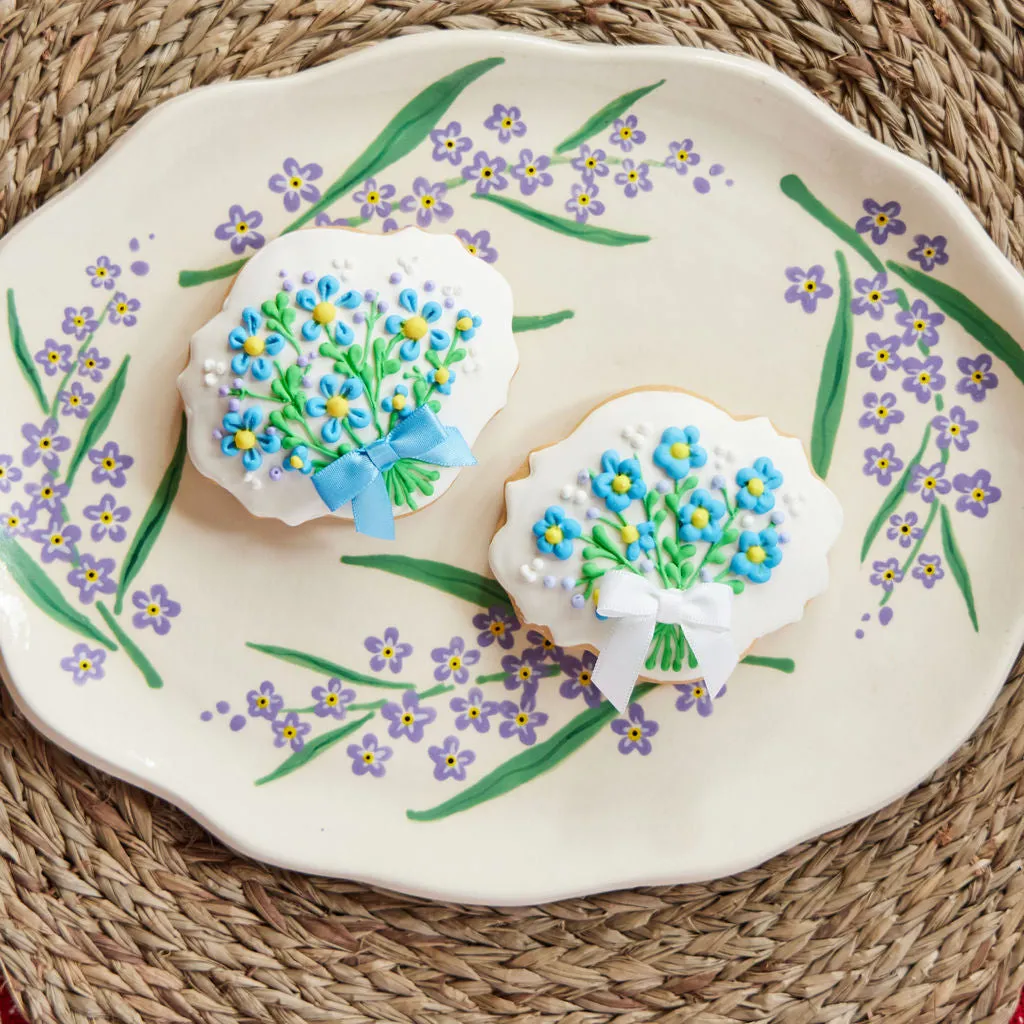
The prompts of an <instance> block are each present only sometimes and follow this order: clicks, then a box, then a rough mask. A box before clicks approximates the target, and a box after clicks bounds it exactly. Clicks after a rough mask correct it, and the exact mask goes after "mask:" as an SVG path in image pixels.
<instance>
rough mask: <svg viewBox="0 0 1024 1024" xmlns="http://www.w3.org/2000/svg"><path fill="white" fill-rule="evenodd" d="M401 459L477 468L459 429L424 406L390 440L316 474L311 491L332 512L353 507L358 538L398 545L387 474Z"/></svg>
mask: <svg viewBox="0 0 1024 1024" xmlns="http://www.w3.org/2000/svg"><path fill="white" fill-rule="evenodd" d="M399 459H414V460H415V461H416V462H429V463H430V464H431V465H432V466H474V465H476V459H474V458H473V453H472V452H471V451H470V449H469V445H468V444H466V439H465V438H464V437H463V436H462V434H461V433H459V430H458V428H457V427H446V426H445V425H444V424H443V423H442V422H441V421H440V420H439V419H438V418H437V417H436V416H435V415H434V414H433V412H431V411H430V409H428V408H427V407H426V406H420V408H418V409H417V410H416V411H415V412H414V413H412V414H411V415H410V416H407V417H406V418H405V419H404V420H399V421H398V424H397V425H396V426H395V429H394V430H392V431H391V432H390V433H389V434H387V435H386V436H384V437H382V438H380V439H379V440H377V441H373V442H372V443H370V444H368V445H367V446H366V447H365V448H358V449H356V450H355V451H352V452H348V453H347V454H345V455H342V456H341V458H339V459H336V460H335V461H334V462H332V463H331V464H330V465H329V466H326V467H324V468H323V469H321V470H320V471H319V472H318V473H314V474H313V478H312V479H313V486H314V487H315V488H316V489H317V493H318V494H319V495H320V497H321V498H323V501H324V504H325V505H326V506H327V507H328V508H329V509H330V510H331V511H332V512H334V511H336V510H337V509H339V508H341V506H342V505H346V504H348V502H350V501H351V502H352V516H353V518H354V519H355V524H356V532H357V533H365V534H367V535H368V536H370V537H380V538H381V539H382V540H394V539H395V516H394V512H393V511H392V508H391V496H390V495H389V494H388V488H387V484H385V482H384V470H386V469H387V468H388V467H390V466H393V465H394V464H395V463H396V462H398V460H399Z"/></svg>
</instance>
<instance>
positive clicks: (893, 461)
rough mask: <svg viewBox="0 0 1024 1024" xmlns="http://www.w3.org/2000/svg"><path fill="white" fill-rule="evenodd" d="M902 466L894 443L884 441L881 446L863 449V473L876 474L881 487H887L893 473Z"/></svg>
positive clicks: (866, 474) (867, 474)
mask: <svg viewBox="0 0 1024 1024" xmlns="http://www.w3.org/2000/svg"><path fill="white" fill-rule="evenodd" d="M902 468H903V460H902V459H901V458H898V457H897V455H896V448H895V446H894V445H891V444H889V443H888V442H886V443H885V444H883V445H882V447H881V448H865V449H864V475H865V476H876V477H878V482H879V483H880V484H881V485H882V486H883V487H888V486H889V484H890V482H891V481H892V475H893V473H898V472H899V471H900V470H901V469H902Z"/></svg>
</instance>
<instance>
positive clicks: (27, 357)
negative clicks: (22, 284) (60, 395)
mask: <svg viewBox="0 0 1024 1024" xmlns="http://www.w3.org/2000/svg"><path fill="white" fill-rule="evenodd" d="M7 332H8V334H10V336H11V348H13V349H14V358H15V359H16V360H17V363H18V369H19V370H21V374H22V376H23V377H24V378H25V380H27V381H28V384H29V387H30V388H31V389H32V394H34V395H35V396H36V401H37V402H38V403H39V407H40V408H41V409H42V410H43V412H44V413H46V415H49V414H50V407H49V406H48V405H47V404H46V395H44V394H43V385H42V382H41V381H40V380H39V372H38V371H37V370H36V364H35V363H34V362H32V354H31V353H30V352H29V350H28V342H26V341H25V332H24V331H23V330H22V329H21V321H20V320H19V319H18V310H17V308H16V307H15V304H14V289H13V288H8V289H7Z"/></svg>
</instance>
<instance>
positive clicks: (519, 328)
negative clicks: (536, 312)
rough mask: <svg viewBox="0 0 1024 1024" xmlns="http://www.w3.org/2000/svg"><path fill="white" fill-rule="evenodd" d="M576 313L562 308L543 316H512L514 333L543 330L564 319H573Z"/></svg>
mask: <svg viewBox="0 0 1024 1024" xmlns="http://www.w3.org/2000/svg"><path fill="white" fill-rule="evenodd" d="M575 315H576V314H575V313H574V312H573V311H572V310H571V309H560V310H559V311H558V312H557V313H546V314H544V315H543V316H514V317H512V333H513V334H525V333H526V332H527V331H543V330H545V329H546V328H548V327H554V326H555V324H560V323H562V321H563V320H571V319H572V318H573V317H574V316H575Z"/></svg>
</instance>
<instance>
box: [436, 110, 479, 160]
mask: <svg viewBox="0 0 1024 1024" xmlns="http://www.w3.org/2000/svg"><path fill="white" fill-rule="evenodd" d="M430 141H431V142H432V143H433V144H434V152H433V157H434V159H435V160H447V161H448V163H450V164H451V165H452V166H453V167H458V165H459V164H461V163H462V154H463V153H465V152H466V150H467V149H472V147H473V140H472V139H471V138H469V137H468V136H465V135H463V134H462V125H461V124H459V122H458V121H449V122H448V126H447V127H446V128H435V129H434V130H433V131H432V132H431V133H430Z"/></svg>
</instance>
